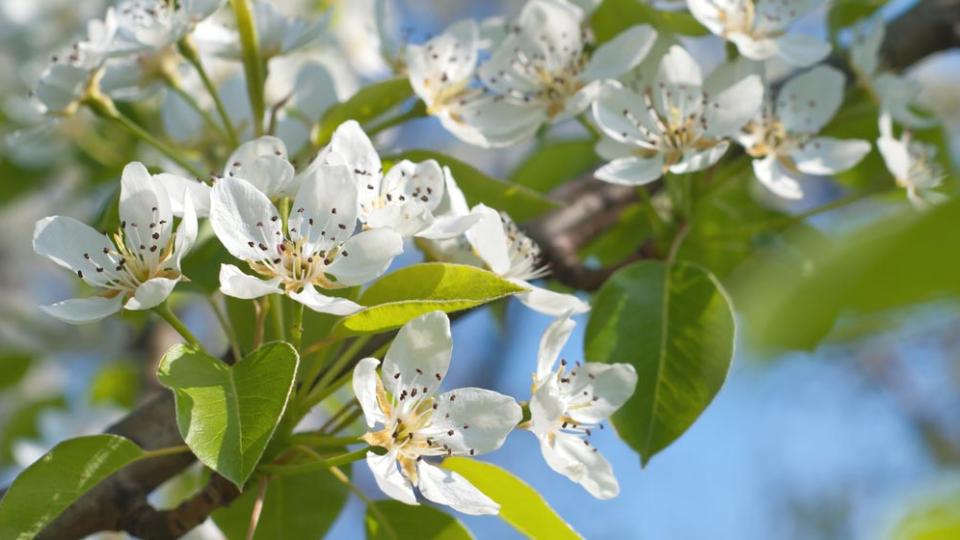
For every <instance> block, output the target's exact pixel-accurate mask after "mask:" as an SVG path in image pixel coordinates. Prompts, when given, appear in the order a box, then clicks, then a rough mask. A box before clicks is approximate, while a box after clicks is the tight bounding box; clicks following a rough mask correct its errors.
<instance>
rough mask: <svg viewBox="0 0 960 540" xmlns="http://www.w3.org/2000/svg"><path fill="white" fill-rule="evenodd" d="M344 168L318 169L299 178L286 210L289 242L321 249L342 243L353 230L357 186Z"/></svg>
mask: <svg viewBox="0 0 960 540" xmlns="http://www.w3.org/2000/svg"><path fill="white" fill-rule="evenodd" d="M354 176H355V175H354V174H353V173H352V172H351V171H350V170H349V169H348V168H347V167H346V166H344V165H320V166H317V167H314V168H313V169H312V170H311V171H310V172H309V173H307V174H305V175H303V176H302V177H301V180H302V183H301V184H300V189H299V190H298V191H297V197H296V199H294V201H293V206H292V207H291V208H290V218H289V220H288V225H287V226H288V228H289V231H290V239H291V240H294V241H297V240H299V239H300V238H305V239H306V240H307V242H309V243H310V245H311V246H314V247H317V248H318V250H319V249H323V248H325V247H327V246H329V245H331V244H333V243H334V242H335V241H338V240H339V241H343V240H345V239H346V238H347V236H349V235H350V234H352V233H353V230H354V229H355V228H356V226H357V185H356V180H355V178H354Z"/></svg>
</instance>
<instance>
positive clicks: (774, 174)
mask: <svg viewBox="0 0 960 540" xmlns="http://www.w3.org/2000/svg"><path fill="white" fill-rule="evenodd" d="M753 173H754V174H755V175H757V180H760V183H761V184H763V186H764V187H766V188H767V189H769V190H770V191H772V192H773V193H774V194H776V195H777V196H779V197H783V198H784V199H802V198H803V190H802V189H800V183H799V182H798V181H797V180H796V178H794V177H793V175H791V174H790V173H789V172H788V171H787V169H786V168H784V167H783V165H781V163H780V160H778V159H777V157H776V156H772V155H771V156H767V157H765V158H763V159H755V160H753Z"/></svg>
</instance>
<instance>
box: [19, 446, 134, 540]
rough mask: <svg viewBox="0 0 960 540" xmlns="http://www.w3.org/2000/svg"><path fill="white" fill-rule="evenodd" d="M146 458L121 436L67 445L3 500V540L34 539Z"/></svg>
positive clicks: (36, 465)
mask: <svg viewBox="0 0 960 540" xmlns="http://www.w3.org/2000/svg"><path fill="white" fill-rule="evenodd" d="M142 457H144V452H143V450H141V449H140V447H139V446H137V445H135V444H133V443H132V442H130V441H129V440H127V439H124V438H123V437H119V436H117V435H92V436H89V437H78V438H76V439H68V440H66V441H63V442H62V443H60V444H58V445H56V446H55V447H53V449H52V450H50V451H49V452H47V453H46V454H44V455H43V457H41V458H40V459H39V460H37V462H36V463H34V464H33V465H30V466H29V467H27V469H26V470H24V471H23V472H22V473H20V476H18V477H17V478H16V480H14V481H13V484H12V485H11V486H10V491H8V492H7V494H6V495H5V496H4V497H3V500H0V538H5V539H14V538H15V539H17V540H29V539H30V538H34V537H36V535H37V533H39V532H40V531H41V530H42V529H43V528H44V527H46V526H47V524H49V523H50V522H51V521H53V520H54V518H56V517H57V516H58V515H60V513H61V512H63V511H64V510H65V509H66V508H67V507H68V506H70V504H72V503H73V501H75V500H77V499H78V498H79V497H80V496H81V495H83V494H84V493H86V492H87V491H88V490H89V489H90V488H92V487H93V486H95V485H97V484H98V483H99V482H100V481H102V480H103V479H104V478H106V477H108V476H110V475H111V474H113V473H115V472H116V471H118V470H120V469H122V468H123V467H125V466H126V465H128V464H130V463H132V462H134V461H137V460H138V459H141V458H142Z"/></svg>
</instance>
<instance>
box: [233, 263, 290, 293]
mask: <svg viewBox="0 0 960 540" xmlns="http://www.w3.org/2000/svg"><path fill="white" fill-rule="evenodd" d="M220 292H222V293H223V294H225V295H227V296H232V297H234V298H242V299H244V300H251V299H254V298H260V297H261V296H266V295H268V294H273V293H279V292H282V291H281V290H280V278H273V279H270V280H268V281H264V280H262V279H260V278H256V277H253V276H250V275H247V274H244V273H243V272H242V271H240V269H239V268H237V267H236V266H234V265H232V264H221V265H220Z"/></svg>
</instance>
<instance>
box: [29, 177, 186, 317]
mask: <svg viewBox="0 0 960 540" xmlns="http://www.w3.org/2000/svg"><path fill="white" fill-rule="evenodd" d="M170 201H171V198H170V196H169V194H168V193H167V191H166V189H165V187H164V184H163V183H161V182H158V181H157V180H156V179H155V178H154V177H151V175H150V174H149V173H148V172H147V169H146V167H144V166H143V164H141V163H138V162H134V163H130V164H128V165H127V166H126V167H124V169H123V175H122V177H121V179H120V219H121V225H120V230H119V231H117V232H116V233H115V234H114V235H113V238H112V239H111V238H110V237H109V236H107V235H105V234H101V233H99V232H97V231H96V230H94V229H93V228H92V227H90V226H88V225H86V224H84V223H81V222H79V221H77V220H75V219H73V218H70V217H64V216H52V217H47V218H44V219H41V220H40V221H38V222H37V225H36V228H35V229H34V234H33V249H34V251H36V252H37V253H38V254H40V255H44V256H46V257H48V258H50V259H51V260H52V261H53V262H55V263H57V264H59V265H60V266H63V267H65V268H69V269H70V270H72V271H73V272H75V273H76V274H77V276H78V277H79V278H80V279H82V280H83V281H84V282H86V283H87V284H88V285H91V286H93V287H95V288H97V289H101V291H102V292H101V294H100V295H98V296H93V297H89V298H74V299H70V300H64V301H62V302H58V303H56V304H53V305H50V306H44V307H43V308H42V309H43V310H44V311H45V312H47V313H48V314H50V315H52V316H54V317H56V318H58V319H61V320H63V321H65V322H68V323H72V324H81V323H85V322H92V321H97V320H99V319H103V318H104V317H107V316H109V315H112V314H114V313H116V312H118V311H120V310H121V309H123V308H126V309H130V310H145V309H150V308H153V307H156V306H157V305H159V304H160V303H162V302H163V301H164V300H166V298H167V296H169V295H170V293H171V292H172V291H173V288H174V287H175V286H176V284H177V283H178V282H179V281H180V280H181V279H183V275H182V274H181V272H180V263H181V260H182V259H183V256H184V255H186V253H187V252H188V251H190V248H191V247H193V244H194V242H195V241H196V238H197V218H196V214H195V213H194V211H193V207H192V205H191V204H190V202H189V199H186V203H185V206H184V209H183V219H182V221H181V222H180V225H179V227H177V228H176V230H174V223H173V212H172V210H171V202H170Z"/></svg>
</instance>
